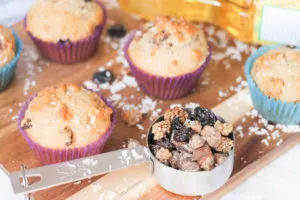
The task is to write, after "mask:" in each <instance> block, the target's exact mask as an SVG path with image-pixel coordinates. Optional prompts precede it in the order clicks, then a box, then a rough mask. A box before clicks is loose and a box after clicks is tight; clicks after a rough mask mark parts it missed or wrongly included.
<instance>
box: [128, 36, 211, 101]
mask: <svg viewBox="0 0 300 200" xmlns="http://www.w3.org/2000/svg"><path fill="white" fill-rule="evenodd" d="M135 33H136V31H133V32H132V33H130V35H128V37H127V38H126V42H125V46H124V55H125V58H126V60H127V61H128V63H129V66H130V69H131V72H132V74H133V75H134V77H135V79H136V80H137V82H138V84H139V86H140V88H142V90H143V91H144V92H145V93H147V94H149V95H151V96H155V97H159V98H161V99H166V100H168V99H178V98H181V97H184V96H186V95H188V94H189V93H190V92H191V91H192V89H193V88H195V87H196V85H197V83H198V79H199V77H200V76H201V74H202V72H203V71H204V69H205V68H206V67H207V65H208V62H209V60H210V58H211V55H212V49H211V45H208V46H209V54H208V56H207V57H206V59H205V62H204V63H203V64H202V65H201V67H199V68H198V69H197V70H195V71H193V72H190V73H187V74H184V75H181V76H174V77H163V76H155V75H152V74H149V73H147V72H145V71H143V70H141V69H139V67H137V66H136V65H134V63H133V62H132V60H131V59H130V56H129V53H128V47H129V45H130V43H131V41H132V39H133V38H134V36H135Z"/></svg>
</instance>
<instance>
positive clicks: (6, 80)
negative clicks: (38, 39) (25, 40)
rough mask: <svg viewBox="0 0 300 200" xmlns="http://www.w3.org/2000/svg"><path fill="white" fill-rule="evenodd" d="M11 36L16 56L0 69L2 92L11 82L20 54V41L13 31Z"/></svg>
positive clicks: (0, 89)
mask: <svg viewBox="0 0 300 200" xmlns="http://www.w3.org/2000/svg"><path fill="white" fill-rule="evenodd" d="M13 34H14V37H15V40H16V46H17V47H16V55H15V57H14V58H13V59H12V60H11V61H10V62H9V63H8V64H6V65H5V66H3V67H1V68H0V91H2V90H4V89H5V88H6V87H7V86H8V85H9V84H10V82H11V81H12V79H13V77H14V75H15V72H16V68H17V63H18V61H19V59H20V56H21V52H22V41H21V39H20V38H19V36H18V35H17V33H16V32H15V31H13Z"/></svg>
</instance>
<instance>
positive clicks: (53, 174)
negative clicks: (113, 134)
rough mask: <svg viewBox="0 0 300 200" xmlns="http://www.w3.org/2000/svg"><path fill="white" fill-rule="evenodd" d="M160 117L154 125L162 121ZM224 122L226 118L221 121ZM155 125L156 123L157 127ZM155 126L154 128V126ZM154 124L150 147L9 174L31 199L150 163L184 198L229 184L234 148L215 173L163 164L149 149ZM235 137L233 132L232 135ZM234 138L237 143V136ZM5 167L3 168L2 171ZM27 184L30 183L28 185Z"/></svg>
mask: <svg viewBox="0 0 300 200" xmlns="http://www.w3.org/2000/svg"><path fill="white" fill-rule="evenodd" d="M162 118H163V116H161V117H159V118H158V119H157V120H156V121H155V122H154V123H156V122H158V121H160V120H162ZM221 120H222V119H221ZM154 123H153V124H154ZM153 124H152V125H153ZM152 125H151V127H150V129H149V130H148V133H147V145H146V146H137V147H134V148H127V149H120V150H117V151H112V152H108V153H102V154H99V155H94V156H90V157H86V158H81V159H77V160H72V161H66V162H62V163H57V164H52V165H47V166H43V167H39V168H35V169H25V167H22V170H21V171H19V172H13V173H10V174H9V178H10V181H11V184H12V187H13V190H14V192H15V193H16V194H20V193H23V194H25V195H26V199H27V200H30V193H31V192H35V191H39V190H42V189H47V188H50V187H54V186H57V185H61V184H65V183H70V182H75V181H79V180H83V179H86V178H90V177H93V176H98V175H102V174H106V173H109V172H112V171H115V170H118V169H122V168H128V167H132V166H136V165H140V164H143V163H150V165H151V166H152V174H153V176H154V177H155V179H156V181H157V182H158V184H159V185H161V186H162V187H163V188H164V189H166V190H168V191H170V192H172V193H175V194H179V195H184V196H199V195H205V194H207V193H210V192H213V191H215V190H217V189H218V188H220V187H221V186H222V185H224V184H225V183H226V181H227V180H228V178H229V177H230V174H231V172H232V169H233V163H234V148H233V149H232V150H231V151H230V152H229V156H228V158H227V159H226V161H225V162H224V163H223V164H221V165H219V166H216V167H215V168H213V169H212V170H211V171H198V172H186V171H181V170H177V169H173V168H171V167H169V166H166V165H164V164H162V163H161V162H160V161H159V160H157V158H156V157H155V155H153V153H152V151H151V150H150V148H149V144H151V143H152V140H153V135H152ZM231 134H232V133H231ZM231 139H233V140H234V136H233V134H232V135H231ZM1 167H2V168H3V166H1V165H0V169H1ZM30 177H39V178H40V181H38V182H35V183H33V184H28V180H27V179H28V178H30ZM24 182H25V183H27V184H25V185H24Z"/></svg>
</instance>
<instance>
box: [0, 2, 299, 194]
mask: <svg viewBox="0 0 300 200" xmlns="http://www.w3.org/2000/svg"><path fill="white" fill-rule="evenodd" d="M108 16H109V20H108V26H109V25H111V24H116V23H117V24H124V25H125V26H126V28H127V29H128V30H132V29H136V28H139V26H140V25H141V24H142V23H143V20H140V19H138V18H136V17H133V16H130V15H128V14H126V13H124V12H122V11H120V10H119V9H118V8H112V9H109V12H108ZM13 28H14V29H15V30H16V31H17V33H18V34H19V36H20V37H21V38H22V40H23V43H24V45H25V48H24V50H23V55H22V57H21V59H20V62H19V64H18V68H17V72H16V76H15V78H14V80H13V82H12V83H11V85H10V86H9V87H8V88H7V89H6V90H5V91H3V92H1V93H0V163H1V164H3V165H4V166H5V167H6V168H7V169H8V170H9V171H17V170H19V167H20V164H22V163H24V164H26V166H27V167H28V168H33V167H38V166H41V163H40V162H39V161H38V160H37V159H36V158H35V157H34V154H33V152H32V151H31V150H30V148H29V147H28V145H27V144H26V142H25V140H24V139H23V138H22V136H21V135H20V134H19V132H18V130H17V124H16V121H15V119H16V117H15V116H16V115H17V112H18V110H19V106H20V104H21V103H22V102H24V101H25V100H26V99H28V98H29V96H30V95H33V94H35V93H36V92H37V91H39V90H41V89H42V88H44V87H47V86H51V85H55V84H60V83H66V82H73V83H76V84H79V85H82V84H83V82H84V81H86V80H90V79H91V78H92V75H93V73H94V72H96V71H97V70H98V68H99V67H100V66H103V67H104V68H109V69H110V70H112V71H113V73H114V75H115V78H116V80H120V79H122V77H123V75H122V73H123V72H124V71H126V69H125V70H124V66H123V65H122V64H120V63H118V62H115V61H117V60H118V58H117V57H118V54H117V51H116V50H115V49H114V48H116V44H119V41H118V40H113V41H110V40H109V38H108V37H107V36H106V33H105V34H104V36H103V37H102V38H103V39H102V41H101V42H100V44H99V49H98V52H97V53H96V54H95V55H94V56H93V57H92V58H91V59H89V60H88V61H86V62H83V63H78V64H75V65H69V66H64V65H59V64H55V63H50V62H47V61H45V60H43V59H40V58H39V56H37V55H36V54H34V53H33V51H32V48H33V47H34V45H33V44H32V42H31V40H30V39H29V37H28V36H27V35H26V33H25V31H24V30H23V25H22V23H18V24H16V25H14V26H13ZM204 28H205V30H206V32H207V34H208V37H209V40H210V42H211V44H212V47H213V50H214V55H215V57H214V59H213V60H212V61H211V62H210V64H209V66H208V68H207V69H206V70H205V72H204V74H203V75H202V77H201V80H200V81H199V84H198V86H197V88H196V89H195V91H194V92H193V93H192V94H190V95H189V96H188V97H185V98H183V99H179V100H173V101H160V100H159V99H156V98H151V101H153V102H155V104H156V105H154V107H155V109H157V108H161V110H162V111H163V110H165V109H167V108H169V106H170V105H171V104H187V103H190V102H194V103H200V104H201V105H202V106H203V107H208V108H215V109H216V111H217V112H218V110H217V109H218V107H216V106H217V105H220V104H221V105H223V108H224V105H227V109H226V112H224V111H222V112H223V114H226V116H224V117H225V118H227V119H229V120H231V121H234V120H236V119H234V120H233V119H230V117H231V116H232V115H231V113H232V112H233V110H239V109H240V108H238V107H237V104H234V103H233V104H232V103H229V104H224V100H225V99H226V98H229V97H230V96H232V95H234V94H235V93H236V91H234V88H237V86H238V85H241V79H245V78H244V75H243V64H244V62H245V59H246V58H247V56H249V54H250V53H251V51H250V50H251V49H253V48H255V47H254V46H250V45H247V44H243V43H240V42H237V41H235V40H233V39H232V38H231V36H229V35H227V34H226V33H225V32H223V31H221V30H219V29H218V28H216V27H214V26H212V25H204ZM112 60H113V62H111V61H112ZM128 76H130V74H128ZM232 88H233V89H232ZM101 92H102V93H103V94H104V95H106V96H107V97H112V93H111V91H109V90H101ZM118 94H120V95H121V97H122V103H120V102H119V101H118V102H116V107H118V123H117V126H116V128H115V129H114V132H113V134H112V136H111V137H110V139H109V140H108V142H107V144H106V146H105V149H104V151H111V150H115V149H119V148H121V147H122V145H123V142H124V140H125V139H126V138H135V139H138V140H140V141H141V142H142V143H144V142H145V138H144V137H143V134H144V133H146V130H147V128H148V127H149V125H150V123H151V120H150V118H151V116H152V114H151V113H152V111H151V109H152V108H151V109H150V111H149V112H148V114H147V116H146V118H145V119H144V120H143V121H142V123H141V127H144V130H141V129H139V128H137V127H128V126H127V125H126V124H124V123H123V122H122V117H121V110H122V109H121V107H122V105H123V104H124V102H125V103H130V104H142V103H141V102H142V101H143V100H144V98H145V97H146V95H145V94H144V93H143V92H142V91H139V89H138V88H136V87H130V88H129V87H127V88H125V89H123V90H122V91H120V92H118ZM126 97H127V98H126ZM129 97H130V98H129ZM234 99H235V98H234ZM238 99H239V98H238ZM114 100H115V101H116V99H114ZM148 100H149V99H148ZM222 102H223V103H222ZM153 109H154V108H153ZM248 109H250V108H249V107H248ZM258 121H259V119H258V118H257V117H253V118H252V117H251V116H250V117H249V116H248V115H244V117H241V118H240V120H237V122H236V125H237V126H238V125H239V124H242V126H243V128H244V136H243V137H242V136H238V137H237V141H236V156H235V167H234V171H233V174H232V177H231V179H230V180H229V182H228V183H227V184H226V185H225V186H224V187H223V188H222V189H221V190H220V191H217V192H215V193H214V194H213V195H216V196H214V197H215V198H213V199H216V198H219V197H220V196H221V195H222V194H224V193H225V192H228V191H230V189H232V188H233V187H234V186H236V185H237V184H239V183H240V182H242V181H243V180H245V179H246V178H247V177H249V176H251V175H252V174H253V173H255V172H256V171H257V170H258V169H260V168H262V167H263V166H265V165H266V164H267V163H268V162H270V161H272V160H273V159H274V158H275V157H277V156H279V155H281V154H282V153H284V152H285V151H286V150H287V149H289V148H291V146H292V145H293V144H295V143H296V142H298V141H299V136H297V135H294V134H286V133H283V132H280V138H282V140H284V141H285V142H284V143H283V144H282V145H280V146H278V147H277V146H276V143H278V139H277V140H269V142H268V145H269V146H267V145H265V144H263V143H262V140H263V139H264V137H265V136H261V135H256V134H248V131H247V130H248V128H249V127H251V126H253V124H254V123H258ZM268 152H271V153H270V154H268ZM139 170H140V173H137V174H138V175H139V176H140V177H138V178H143V176H144V177H146V178H145V179H143V182H145V183H146V185H147V186H149V189H151V190H149V191H147V192H145V193H143V194H141V195H142V197H141V198H140V199H151V198H152V199H159V198H160V197H161V196H160V197H157V196H155V195H156V194H163V195H164V196H165V197H166V198H169V199H170V198H172V199H175V198H176V196H175V195H172V194H170V193H167V192H166V191H164V190H163V189H161V188H160V187H159V186H158V185H157V184H156V183H155V181H154V180H153V179H151V176H149V174H146V173H145V171H143V170H144V168H143V167H141V169H139ZM118 173H120V174H121V176H123V175H124V176H125V175H126V176H130V173H132V169H130V170H129V171H126V170H125V171H123V172H117V173H112V174H111V175H106V176H104V177H103V178H102V179H100V182H101V183H102V182H103V183H110V182H111V180H114V177H119V176H118ZM116 174H117V175H116ZM120 174H119V175H120ZM99 178H100V177H94V178H92V179H89V180H86V181H81V182H80V183H75V184H73V183H71V184H66V185H62V186H58V187H55V188H51V189H47V190H44V191H40V192H36V193H34V194H33V196H34V198H35V199H36V200H47V199H53V200H61V199H66V198H68V197H70V196H72V195H73V194H75V193H76V192H78V191H80V190H81V189H83V188H84V187H86V186H87V185H90V184H91V183H93V182H95V181H96V180H97V179H99ZM117 182H118V181H115V183H117ZM96 183H97V182H96ZM112 187H114V185H112ZM121 189H122V188H120V190H121ZM128 189H129V190H128V191H127V192H126V194H124V193H123V194H122V195H123V197H122V198H124V199H125V198H127V199H130V195H134V194H135V193H136V190H137V188H136V187H134V186H130V187H128ZM84 191H86V189H85V190H84ZM84 191H83V192H80V193H77V194H76V195H81V194H82V193H84ZM96 192H97V191H96ZM97 194H98V193H97ZM76 195H75V196H73V197H71V198H70V199H76V198H74V197H76ZM99 195H100V194H99ZM126 196H127V197H126ZM166 198H164V199H166ZM77 199H78V198H77ZM98 199H99V196H98ZM177 199H183V197H178V196H177Z"/></svg>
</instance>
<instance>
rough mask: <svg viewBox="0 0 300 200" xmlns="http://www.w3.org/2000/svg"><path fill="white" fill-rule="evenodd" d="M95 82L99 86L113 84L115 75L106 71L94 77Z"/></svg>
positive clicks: (97, 73)
mask: <svg viewBox="0 0 300 200" xmlns="http://www.w3.org/2000/svg"><path fill="white" fill-rule="evenodd" d="M93 80H94V81H95V82H97V83H98V84H102V83H106V82H112V81H113V74H112V72H111V71H109V70H104V71H101V72H96V73H94V75H93Z"/></svg>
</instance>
